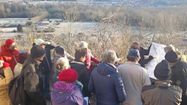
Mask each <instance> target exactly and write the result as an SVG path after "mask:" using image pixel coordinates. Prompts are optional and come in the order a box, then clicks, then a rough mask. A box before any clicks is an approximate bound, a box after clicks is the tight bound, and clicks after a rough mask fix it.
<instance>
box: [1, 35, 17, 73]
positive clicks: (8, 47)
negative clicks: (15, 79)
mask: <svg viewBox="0 0 187 105" xmlns="http://www.w3.org/2000/svg"><path fill="white" fill-rule="evenodd" d="M19 56H20V52H19V51H18V50H17V49H16V42H15V41H14V40H13V39H7V40H6V41H5V44H4V45H2V46H1V48H0V60H4V61H5V62H7V63H9V64H10V68H11V70H12V71H14V68H15V66H16V64H17V63H18V62H20V57H19Z"/></svg>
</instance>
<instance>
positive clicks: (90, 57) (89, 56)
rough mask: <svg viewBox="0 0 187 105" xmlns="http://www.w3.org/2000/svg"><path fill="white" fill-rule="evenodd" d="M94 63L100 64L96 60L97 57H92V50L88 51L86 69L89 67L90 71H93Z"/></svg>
mask: <svg viewBox="0 0 187 105" xmlns="http://www.w3.org/2000/svg"><path fill="white" fill-rule="evenodd" d="M92 62H94V63H96V64H98V63H99V60H97V58H95V57H94V56H93V55H92V53H91V51H90V49H87V53H86V60H85V63H86V67H87V69H88V70H91V68H92V65H91V63H92Z"/></svg>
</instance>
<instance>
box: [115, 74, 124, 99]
mask: <svg viewBox="0 0 187 105" xmlns="http://www.w3.org/2000/svg"><path fill="white" fill-rule="evenodd" d="M113 78H114V83H115V90H116V92H117V96H118V100H119V102H123V101H125V99H126V92H125V88H124V84H123V81H122V79H121V77H120V75H118V74H117V75H115V76H114V77H113Z"/></svg>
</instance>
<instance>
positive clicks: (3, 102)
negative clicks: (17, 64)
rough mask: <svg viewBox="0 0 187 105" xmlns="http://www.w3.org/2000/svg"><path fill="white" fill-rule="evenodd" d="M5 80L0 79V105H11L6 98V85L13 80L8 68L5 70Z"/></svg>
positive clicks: (7, 97)
mask: <svg viewBox="0 0 187 105" xmlns="http://www.w3.org/2000/svg"><path fill="white" fill-rule="evenodd" d="M3 70H4V76H5V78H0V105H11V104H10V99H9V96H8V84H9V82H10V81H11V80H12V79H13V73H12V71H11V69H10V68H5V69H3Z"/></svg>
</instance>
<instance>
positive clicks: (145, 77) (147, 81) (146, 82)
mask: <svg viewBox="0 0 187 105" xmlns="http://www.w3.org/2000/svg"><path fill="white" fill-rule="evenodd" d="M142 73H143V75H142V76H143V86H147V85H151V80H150V78H149V76H148V74H147V72H146V70H145V69H143V72H142Z"/></svg>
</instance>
